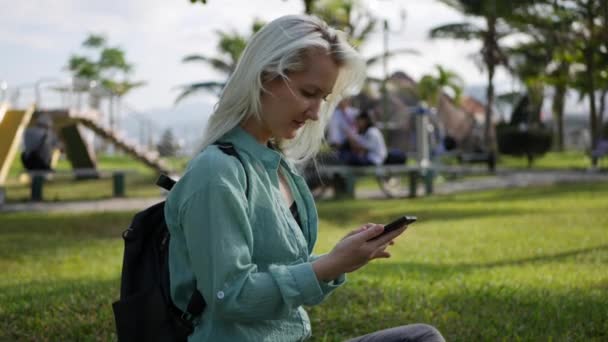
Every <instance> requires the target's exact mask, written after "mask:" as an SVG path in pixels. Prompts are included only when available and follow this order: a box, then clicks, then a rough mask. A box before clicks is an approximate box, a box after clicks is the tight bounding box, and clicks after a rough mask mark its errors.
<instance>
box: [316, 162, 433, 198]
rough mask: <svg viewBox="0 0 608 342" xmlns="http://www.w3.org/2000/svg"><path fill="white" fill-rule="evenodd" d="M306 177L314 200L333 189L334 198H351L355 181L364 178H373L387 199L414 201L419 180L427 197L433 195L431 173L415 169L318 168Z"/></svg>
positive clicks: (380, 167) (388, 166)
mask: <svg viewBox="0 0 608 342" xmlns="http://www.w3.org/2000/svg"><path fill="white" fill-rule="evenodd" d="M305 176H306V179H307V182H308V184H309V186H310V187H311V191H312V193H313V195H314V196H315V198H320V197H322V196H323V195H324V193H325V191H326V190H327V189H328V188H333V190H334V197H335V198H354V197H355V183H356V180H357V178H360V177H367V176H372V177H374V178H375V179H376V181H377V183H378V186H379V187H380V190H382V192H383V193H384V195H386V196H387V197H389V198H393V197H405V196H406V195H407V196H409V197H416V195H417V189H418V183H419V181H420V180H423V181H424V184H425V190H426V194H427V195H428V194H431V193H432V192H433V169H421V168H419V167H417V166H408V165H390V164H389V165H378V166H351V165H318V166H317V168H316V170H312V171H310V170H309V171H308V172H306V173H305ZM406 178H407V181H406V180H405V179H406Z"/></svg>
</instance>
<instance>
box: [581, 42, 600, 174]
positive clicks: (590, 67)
mask: <svg viewBox="0 0 608 342" xmlns="http://www.w3.org/2000/svg"><path fill="white" fill-rule="evenodd" d="M587 44H588V46H586V47H585V51H584V54H585V64H586V67H587V70H586V71H585V74H586V77H587V96H588V97H589V116H590V117H589V126H590V127H589V130H590V131H591V151H593V150H595V148H596V147H597V140H598V139H597V138H598V137H597V133H598V129H597V126H598V124H597V112H596V106H595V81H594V79H593V74H594V73H595V63H594V61H593V57H594V56H593V55H594V50H593V47H592V46H590V45H591V44H590V42H588V43H587ZM591 164H592V165H591V166H592V167H594V168H595V167H596V166H597V159H595V158H593V159H592V161H591Z"/></svg>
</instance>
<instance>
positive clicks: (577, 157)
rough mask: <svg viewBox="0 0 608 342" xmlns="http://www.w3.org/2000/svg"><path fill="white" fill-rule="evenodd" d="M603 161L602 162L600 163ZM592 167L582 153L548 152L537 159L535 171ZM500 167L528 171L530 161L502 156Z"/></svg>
mask: <svg viewBox="0 0 608 342" xmlns="http://www.w3.org/2000/svg"><path fill="white" fill-rule="evenodd" d="M601 162H602V160H600V163H601ZM590 166H591V159H590V158H589V156H588V155H586V154H585V153H584V152H581V151H564V152H548V153H547V154H545V155H543V156H541V157H539V158H538V159H535V160H534V162H533V164H532V168H533V169H551V170H556V169H558V170H564V169H588V168H589V167H590ZM498 167H505V168H514V169H527V168H528V160H527V159H526V158H525V157H512V156H507V155H501V156H500V160H499V162H498Z"/></svg>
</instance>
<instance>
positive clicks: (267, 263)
mask: <svg viewBox="0 0 608 342" xmlns="http://www.w3.org/2000/svg"><path fill="white" fill-rule="evenodd" d="M221 141H224V142H230V143H232V144H233V145H234V147H235V149H236V150H237V151H238V152H239V156H240V157H241V159H242V161H243V163H241V162H239V160H238V159H236V158H235V157H233V156H230V155H227V154H225V153H223V152H222V151H221V150H219V148H218V147H217V146H215V145H211V146H209V147H208V148H206V149H205V150H204V151H203V152H201V153H200V154H199V155H198V156H197V157H196V158H195V159H193V160H192V161H191V162H190V164H189V166H188V168H187V171H186V172H185V174H184V175H183V177H182V178H181V179H180V180H179V181H178V182H177V184H176V185H175V187H174V188H173V190H171V192H170V193H169V196H168V197H167V202H166V206H165V216H166V221H167V225H168V227H169V231H170V232H171V240H170V245H169V269H170V277H171V278H170V279H171V296H172V298H173V301H174V302H175V303H176V304H177V306H178V307H180V308H181V309H182V310H184V309H185V308H186V305H187V303H188V300H189V299H190V296H191V295H192V292H193V290H194V286H195V284H196V287H197V288H198V290H199V291H200V292H201V293H202V294H203V297H204V298H205V301H206V302H207V308H206V309H205V312H204V313H203V315H202V317H201V319H200V322H199V323H198V325H197V326H196V328H195V331H194V333H193V334H192V335H191V336H190V341H218V342H219V341H281V342H283V341H301V340H305V339H306V338H308V337H310V335H311V327H310V320H309V318H308V315H307V314H306V311H305V310H304V309H303V308H302V305H316V304H319V303H320V302H321V301H323V299H324V298H325V297H326V296H327V295H328V294H329V293H330V292H331V291H332V290H334V289H335V288H336V287H338V286H340V285H341V284H342V283H343V282H344V281H345V277H344V276H341V277H340V278H339V279H336V280H334V281H333V282H331V283H324V282H320V281H318V280H317V278H316V275H315V273H314V272H313V269H312V264H311V262H312V261H313V260H314V259H315V258H316V257H315V256H313V255H312V250H313V247H314V244H315V241H316V239H317V222H318V219H317V211H316V207H315V203H314V200H313V197H312V195H311V193H310V191H309V189H308V187H307V185H306V182H305V181H304V179H303V178H302V177H300V176H299V175H298V173H297V172H296V170H295V169H294V167H293V166H292V165H291V164H290V163H288V162H287V161H286V160H285V159H284V158H283V157H282V155H281V154H280V153H279V152H277V151H275V150H273V149H270V148H268V147H266V146H264V145H262V144H260V143H259V142H258V141H257V140H255V139H254V138H253V136H251V135H250V134H249V133H247V132H246V131H245V130H243V129H242V128H240V127H236V128H234V129H233V130H231V131H230V132H228V133H227V134H226V135H225V136H224V137H223V138H222V139H221ZM279 169H281V170H282V172H284V174H285V176H286V179H287V181H288V183H289V184H290V188H291V191H292V194H293V197H294V200H295V202H296V204H297V208H298V214H299V216H300V221H301V223H302V227H300V226H299V225H298V224H297V223H296V221H295V220H294V218H293V215H292V214H291V212H290V211H289V207H288V206H287V204H286V203H285V201H284V199H283V196H282V194H281V191H280V189H279V178H278V170H279ZM246 189H248V194H249V197H247V192H246Z"/></svg>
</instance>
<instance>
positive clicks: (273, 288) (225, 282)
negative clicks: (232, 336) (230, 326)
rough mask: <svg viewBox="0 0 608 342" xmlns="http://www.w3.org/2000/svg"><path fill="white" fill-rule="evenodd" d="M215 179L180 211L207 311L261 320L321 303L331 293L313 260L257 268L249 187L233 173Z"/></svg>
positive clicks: (244, 318) (282, 315) (231, 317)
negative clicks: (317, 276) (264, 269)
mask: <svg viewBox="0 0 608 342" xmlns="http://www.w3.org/2000/svg"><path fill="white" fill-rule="evenodd" d="M211 178H212V181H209V183H208V184H203V185H202V186H201V190H200V191H197V192H195V193H194V194H193V195H192V196H190V197H189V198H188V199H187V200H186V201H184V202H183V203H182V205H181V208H180V221H181V226H182V229H183V231H184V235H185V241H186V245H187V249H188V253H189V256H190V259H191V260H190V262H191V266H192V270H193V272H194V275H195V278H196V280H197V288H198V290H199V291H200V292H201V293H202V294H203V297H204V298H205V301H206V302H207V305H208V308H209V309H210V310H213V311H215V312H216V313H217V314H218V316H220V317H222V318H224V319H229V320H236V321H254V320H255V321H259V320H272V319H279V318H281V317H285V316H286V315H288V313H289V312H290V311H291V310H293V309H295V308H297V307H298V306H301V305H314V304H317V303H319V302H321V301H322V300H323V298H324V297H325V295H326V293H328V292H329V291H330V290H329V288H328V287H327V286H328V285H326V284H322V283H320V282H319V281H318V280H317V278H316V275H315V273H314V271H313V270H312V265H311V263H310V262H306V261H304V262H302V263H299V264H294V265H271V266H270V267H269V268H268V271H266V272H261V271H259V270H258V267H257V265H256V264H254V263H253V262H252V257H251V256H252V250H253V240H254V237H253V231H252V227H251V225H250V221H249V218H248V217H249V216H248V204H247V198H246V195H245V191H244V188H245V185H243V184H240V182H239V181H238V177H236V175H232V176H231V174H230V173H227V174H222V175H218V176H217V177H211ZM329 286H332V285H329Z"/></svg>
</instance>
